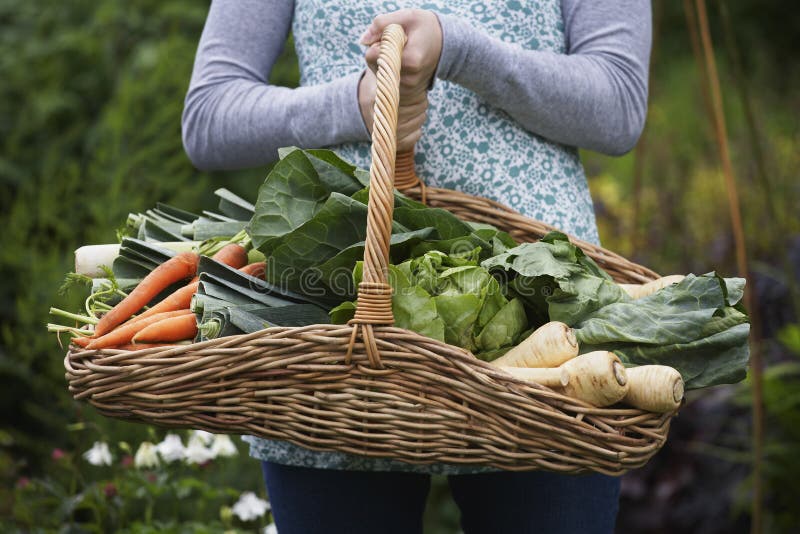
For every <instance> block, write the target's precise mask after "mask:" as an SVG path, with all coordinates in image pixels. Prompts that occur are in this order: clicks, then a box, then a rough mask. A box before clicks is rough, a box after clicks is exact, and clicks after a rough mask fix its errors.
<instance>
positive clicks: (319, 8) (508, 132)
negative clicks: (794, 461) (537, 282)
mask: <svg viewBox="0 0 800 534" xmlns="http://www.w3.org/2000/svg"><path fill="white" fill-rule="evenodd" d="M407 7H414V8H422V9H430V10H433V11H436V12H439V13H446V14H450V15H454V16H457V17H459V18H461V19H462V20H465V21H467V22H469V23H471V24H472V25H473V26H476V27H478V28H480V29H482V30H483V31H485V32H486V33H488V34H489V35H491V36H493V37H495V38H498V39H501V40H504V41H508V42H511V43H515V44H517V45H519V46H522V47H523V48H526V49H530V50H541V51H548V52H554V53H564V52H565V50H566V44H565V37H564V23H563V20H562V16H561V2H560V0H502V1H496V0H484V1H481V2H475V1H470V0H438V1H433V2H432V1H427V0H409V1H397V2H395V1H375V0H372V1H370V0H366V1H359V2H350V1H347V0H296V2H295V9H294V22H293V26H292V30H293V32H294V39H295V47H296V50H297V56H298V60H299V64H300V74H301V85H316V84H321V83H325V82H328V81H331V80H333V79H336V78H339V77H341V76H344V75H347V74H352V73H354V72H359V71H361V70H362V69H363V68H364V48H363V47H362V46H360V45H359V44H358V41H359V37H360V36H361V34H362V33H363V31H364V30H365V29H366V27H367V26H368V25H369V23H370V22H371V21H372V19H373V18H374V17H375V16H377V15H379V14H381V13H388V12H392V11H395V10H398V9H401V8H407ZM428 100H429V109H428V120H427V122H426V124H425V127H424V129H423V135H422V138H421V139H420V141H419V142H418V143H417V146H416V149H415V151H416V156H415V159H416V162H417V172H418V174H419V175H420V177H421V178H422V179H423V180H425V182H426V183H428V184H429V185H433V186H437V187H446V188H449V189H456V190H460V191H464V192H466V193H470V194H473V195H479V196H485V197H489V198H492V199H495V200H497V201H499V202H501V203H503V204H506V205H508V206H510V207H512V208H514V209H517V210H519V211H520V212H522V213H523V214H525V215H527V216H529V217H532V218H534V219H537V220H541V221H544V222H547V223H550V224H553V225H555V226H557V227H559V228H561V229H562V230H564V231H566V232H568V233H571V234H573V235H577V236H579V237H581V238H583V239H586V240H588V241H594V242H597V240H598V237H597V229H596V226H595V220H594V210H593V207H592V202H591V197H590V195H589V189H588V186H587V183H586V178H585V175H584V172H583V168H582V166H581V163H580V160H579V158H578V152H577V150H576V149H575V148H572V147H566V146H563V145H560V144H557V143H553V142H550V141H547V140H545V139H543V138H541V137H539V136H536V135H534V134H531V133H530V132H528V131H526V130H525V129H523V128H522V127H521V126H520V125H518V124H517V123H516V122H515V121H514V120H513V119H512V118H511V117H509V116H508V115H507V114H506V113H505V112H503V111H502V110H500V109H498V108H495V107H493V106H491V105H489V104H488V103H487V102H486V101H484V100H483V99H482V98H481V97H479V96H478V95H476V94H475V93H473V92H472V91H470V90H468V89H466V88H464V87H461V86H459V85H456V84H454V83H451V82H448V81H443V80H437V81H436V82H435V84H434V87H433V89H432V90H431V91H430V93H429V95H428ZM334 148H335V149H336V150H337V151H338V152H339V153H340V154H341V155H342V156H343V157H344V158H345V159H346V160H349V161H351V162H353V163H354V164H357V165H359V166H362V167H365V168H368V167H369V144H368V143H355V144H347V145H341V146H337V147H334Z"/></svg>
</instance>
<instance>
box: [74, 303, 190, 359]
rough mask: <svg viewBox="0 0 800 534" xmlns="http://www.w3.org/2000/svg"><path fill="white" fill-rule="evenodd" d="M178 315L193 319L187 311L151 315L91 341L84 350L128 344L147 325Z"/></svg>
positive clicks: (129, 322)
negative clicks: (188, 316)
mask: <svg viewBox="0 0 800 534" xmlns="http://www.w3.org/2000/svg"><path fill="white" fill-rule="evenodd" d="M180 315H191V316H192V318H194V314H193V313H192V312H191V311H189V310H177V311H169V312H164V313H157V314H156V315H151V316H150V317H145V318H144V319H141V320H138V321H137V320H133V321H128V322H127V323H125V324H123V325H120V326H119V327H117V328H115V329H114V330H112V331H111V332H109V333H107V334H105V335H103V336H100V337H98V338H96V339H93V340H92V341H91V342H90V343H89V344H88V345H87V346H86V348H87V349H89V350H93V349H104V348H106V347H113V346H115V345H123V344H125V343H130V342H131V339H133V336H135V335H136V334H137V333H138V332H139V331H140V330H142V329H144V328H147V327H148V326H149V325H151V324H153V323H157V322H159V321H161V320H163V319H167V318H170V317H177V316H180ZM184 337H185V336H184Z"/></svg>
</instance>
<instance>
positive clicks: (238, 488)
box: [0, 0, 800, 534]
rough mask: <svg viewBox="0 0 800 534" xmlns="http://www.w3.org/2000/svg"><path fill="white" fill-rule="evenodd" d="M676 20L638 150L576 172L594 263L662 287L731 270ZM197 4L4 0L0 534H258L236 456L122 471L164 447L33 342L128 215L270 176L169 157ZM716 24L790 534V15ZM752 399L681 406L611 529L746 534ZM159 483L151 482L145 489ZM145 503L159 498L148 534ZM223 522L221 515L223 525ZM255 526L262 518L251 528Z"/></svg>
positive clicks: (734, 15)
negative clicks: (593, 223)
mask: <svg viewBox="0 0 800 534" xmlns="http://www.w3.org/2000/svg"><path fill="white" fill-rule="evenodd" d="M684 4H685V5H686V4H688V5H689V7H690V9H689V10H688V11H687V10H685V9H684V8H685V5H681V3H678V2H665V1H663V0H661V1H659V0H654V2H653V5H654V18H655V27H656V30H655V43H654V55H653V60H652V72H651V88H650V95H651V96H650V114H649V117H648V123H647V128H646V131H645V134H644V135H643V137H642V139H641V141H640V143H639V145H638V146H637V148H636V149H635V150H634V151H633V152H632V153H630V154H628V155H627V156H625V157H622V158H608V157H604V156H600V155H597V154H593V153H585V154H584V162H585V165H586V168H587V172H588V174H589V176H590V186H591V188H592V192H593V195H594V197H595V200H596V207H597V211H598V219H599V222H600V227H601V238H602V240H603V243H604V245H605V246H607V247H608V248H610V249H612V250H616V251H618V252H620V253H622V254H623V255H626V256H628V257H630V258H632V259H634V260H635V261H638V262H641V263H643V264H645V265H648V266H651V267H654V268H656V269H657V270H659V271H660V272H664V273H672V272H706V271H709V270H712V269H717V270H719V271H720V272H722V273H725V274H726V275H734V274H736V272H737V264H736V250H735V247H734V240H733V237H732V232H731V227H730V222H729V221H730V220H729V215H728V209H729V208H728V203H727V197H726V189H725V182H724V179H723V175H722V173H721V165H720V158H719V153H718V149H717V146H716V144H715V137H714V128H713V123H712V121H711V119H710V114H709V110H710V108H711V104H710V102H709V100H708V97H707V96H706V95H708V90H707V83H708V82H707V81H704V80H706V78H704V77H703V76H701V73H702V71H700V70H699V69H698V65H701V64H702V61H701V60H700V59H701V57H702V56H701V54H700V52H699V50H700V48H699V47H700V45H699V43H698V41H697V35H696V33H695V32H690V31H689V30H688V29H687V28H689V27H690V26H689V25H688V24H687V13H691V11H692V9H691V8H692V6H693V5H694V4H693V3H692V2H689V1H687V2H685V3H684ZM207 7H208V6H207V3H206V2H192V1H189V0H158V1H157V0H138V1H137V2H124V1H121V0H92V1H88V0H72V1H71V2H45V1H43V0H29V1H27V2H21V1H19V0H0V79H2V83H0V228H2V231H3V246H2V247H0V299H1V300H0V302H1V303H2V305H0V381H1V383H2V386H3V387H2V391H1V392H0V399H2V403H3V404H2V405H3V406H4V408H5V409H4V410H3V414H2V416H1V417H2V419H1V420H0V477H1V478H2V484H0V517H1V518H2V519H0V521H2V522H1V523H0V527H2V530H3V531H4V532H7V531H11V532H13V531H15V530H19V531H33V530H36V529H35V528H34V524H35V525H36V526H38V527H39V530H41V531H50V530H58V528H59V527H60V525H63V524H66V525H72V527H70V528H73V530H69V531H74V532H84V531H97V532H100V531H109V529H112V530H125V529H128V531H131V532H156V531H158V532H184V531H189V532H205V531H217V530H221V529H223V528H232V529H233V528H240V529H250V530H252V529H253V528H256V527H254V525H255V523H253V524H249V523H241V522H240V523H236V522H235V521H236V520H235V519H231V516H230V514H231V513H232V510H233V506H234V504H235V503H236V502H237V499H238V498H239V497H240V494H241V493H242V492H245V491H252V492H255V493H256V494H263V483H262V481H261V477H260V472H259V470H257V469H254V466H256V465H257V464H255V463H254V461H253V460H249V459H247V458H246V454H244V452H245V451H244V447H243V445H242V444H241V443H240V442H239V441H238V439H236V438H234V442H235V443H236V445H237V446H238V447H239V448H240V449H241V452H242V454H240V455H238V456H236V457H233V458H227V459H224V460H219V461H217V460H213V461H212V463H211V464H210V467H209V466H207V467H205V468H204V467H198V466H197V465H192V466H190V465H186V464H185V463H181V462H178V463H175V464H164V463H163V462H162V463H161V464H160V466H159V467H158V469H156V470H153V471H147V470H140V469H136V468H135V466H134V467H129V466H128V467H126V466H125V465H123V459H124V458H127V457H128V455H131V456H133V455H135V452H136V450H137V449H136V448H138V446H139V444H141V443H142V442H143V441H150V442H153V443H156V442H159V441H161V439H162V438H163V435H164V434H163V432H161V431H156V430H154V429H151V428H148V427H144V426H139V425H132V424H128V423H123V422H117V421H112V420H108V419H105V418H102V417H100V416H98V415H97V414H96V413H94V411H93V410H92V409H90V408H87V407H84V406H81V405H80V404H78V403H75V402H73V401H72V400H71V399H70V397H69V394H68V392H67V390H66V388H65V387H64V386H65V384H64V379H63V367H62V359H63V350H62V349H61V348H60V347H58V346H57V344H56V343H55V341H54V339H53V338H52V336H49V335H46V333H45V331H44V324H45V322H46V321H47V309H48V307H49V306H51V305H56V306H58V307H61V308H71V307H74V306H76V305H77V296H76V295H63V296H62V295H57V289H58V287H59V285H60V282H61V280H62V278H63V275H64V273H65V272H67V271H68V270H70V268H71V262H72V251H73V250H74V249H75V248H76V247H77V246H79V245H81V244H86V243H105V242H112V241H114V240H115V237H116V229H117V228H118V227H119V226H121V225H122V224H123V222H124V220H125V216H126V215H127V213H128V212H131V211H141V210H144V209H146V208H149V207H150V206H152V205H153V204H154V203H155V202H156V201H165V202H168V203H170V204H173V205H176V206H181V207H184V208H186V209H191V210H198V209H203V208H212V207H213V206H212V205H211V204H212V203H213V199H212V196H211V195H210V194H209V193H210V191H212V190H213V189H215V188H217V187H221V186H224V187H228V188H229V189H231V190H233V191H234V192H236V193H237V194H240V195H242V196H244V197H245V198H249V199H253V198H254V196H255V190H256V188H257V186H258V185H259V184H260V182H261V180H262V179H263V177H264V175H265V169H252V170H248V171H242V172H236V173H211V174H209V173H200V172H198V171H197V170H195V169H194V168H193V167H192V166H191V164H190V162H189V161H188V159H187V158H186V156H185V154H184V153H183V148H182V145H181V138H180V114H181V110H182V105H183V97H184V94H185V91H186V88H187V85H188V80H189V75H190V72H191V67H192V62H193V59H194V52H195V49H196V46H197V41H198V39H199V35H200V31H201V30H202V25H203V22H204V20H205V15H206V11H207ZM708 10H709V20H710V29H711V33H710V36H711V37H712V39H713V42H714V46H715V50H716V52H717V54H716V58H717V64H718V67H719V71H720V79H721V82H722V93H723V103H724V112H725V118H726V120H727V126H728V128H727V133H728V139H729V142H730V147H731V148H730V152H731V155H732V163H733V169H734V172H735V178H736V180H737V184H738V188H739V194H740V199H741V205H742V215H743V226H744V233H745V236H746V244H747V249H748V252H749V260H750V261H749V265H748V267H749V271H750V274H751V280H750V284H751V287H752V288H753V290H754V295H755V297H756V298H757V302H758V308H757V310H756V311H757V315H758V316H759V317H760V318H761V331H762V337H763V339H760V340H757V341H756V343H758V345H757V347H756V348H759V349H760V351H761V353H762V354H763V357H764V361H765V373H764V381H763V386H764V387H763V398H764V413H765V425H764V426H765V429H766V430H765V445H764V455H763V457H764V466H763V480H764V485H763V488H764V505H765V508H764V523H763V524H764V531H766V532H779V533H782V532H792V529H793V528H796V526H797V525H799V524H800V509H798V508H797V507H796V505H795V503H797V502H800V494H798V490H797V486H796V484H795V481H796V480H797V479H798V475H800V472H798V470H800V462H798V461H797V460H796V458H797V457H798V453H800V434H798V432H800V430H799V429H800V424H798V423H800V421H798V418H800V411H798V408H800V406H798V404H800V398H799V397H798V393H797V392H798V391H800V389H798V386H800V370H799V368H800V363H798V355H800V333H799V332H800V330H799V327H798V326H797V320H798V318H797V314H796V310H797V303H798V302H799V301H800V299H798V297H797V295H798V290H797V288H798V278H800V217H798V216H797V207H798V205H800V180H798V176H797V173H798V169H800V121H799V120H798V117H800V91H798V90H797V88H798V87H799V85H798V81H800V80H798V78H799V77H800V69H798V65H800V57H798V56H797V54H796V52H795V47H794V44H795V43H794V41H795V40H796V36H797V35H798V34H800V9H798V8H796V7H794V6H792V5H791V4H786V3H785V2H780V1H778V0H762V1H756V0H736V1H733V0H731V1H728V2H722V1H721V0H710V1H709V2H708ZM693 39H694V41H693ZM693 42H694V45H693ZM298 78H299V74H298V69H297V64H296V60H295V58H294V55H293V46H292V43H291V40H290V41H289V42H288V43H287V46H286V49H285V51H284V54H283V55H282V56H281V59H280V61H279V63H278V65H277V66H276V68H275V69H274V71H273V73H272V81H273V83H276V84H281V85H286V86H295V85H297V83H298ZM751 384H752V381H748V382H747V383H745V384H742V385H739V386H732V387H721V388H715V389H714V390H711V391H708V392H706V393H703V394H701V395H698V396H695V397H692V398H691V399H690V400H689V402H688V404H687V406H686V408H685V409H684V410H683V411H682V412H681V415H680V417H678V418H677V419H676V420H675V422H674V425H673V430H672V434H671V437H670V440H669V442H668V444H667V446H666V447H665V449H664V450H663V451H662V452H661V453H659V455H658V456H656V458H655V459H654V461H653V462H651V463H650V464H649V465H648V466H647V467H645V468H644V469H641V470H639V471H636V472H634V473H632V474H630V475H628V476H626V477H625V479H624V481H623V497H622V502H621V510H620V517H619V528H618V530H619V531H620V532H625V533H629V532H645V533H661V532H687V533H690V532H703V533H715V532H720V533H722V532H745V531H747V530H748V529H750V526H751V508H750V504H749V503H750V497H751V494H752V491H753V478H752V472H753V469H752V467H753V464H752V459H753V455H752V450H751V447H752V445H751V438H750V434H751V431H752V428H751V421H752V417H751V415H752V398H753V396H752V391H753V388H752V387H751ZM183 439H184V441H186V436H184V437H183ZM96 441H99V442H104V443H107V444H108V445H109V452H110V453H111V454H112V456H113V458H114V459H113V463H112V465H111V466H91V465H89V464H87V461H86V460H85V459H84V458H83V457H82V456H81V455H82V453H83V452H85V451H87V450H89V449H90V448H91V447H92V443H94V442H96ZM121 443H127V444H129V445H128V449H125V447H124V446H122V445H120V444H121ZM134 444H135V445H134ZM135 447H136V448H135ZM55 451H61V452H60V453H56V452H55ZM101 456H102V454H101ZM57 457H58V458H57ZM151 473H155V476H156V477H162V478H157V482H156V483H153V482H151V481H150V479H149V478H148V474H151ZM112 487H113V490H112V489H111V488H112ZM109 495H111V496H109ZM148 499H149V501H148ZM148 502H153V503H156V504H154V505H153V507H152V510H153V512H152V515H151V517H150V521H151V523H150V524H148V519H147V513H146V510H147V506H148V505H147V503H148ZM248 502H250V503H254V502H256V501H252V500H248ZM225 507H229V508H228V509H229V510H230V512H225V513H224V514H223V515H224V516H225V517H221V516H220V509H224V508H225ZM226 518H227V519H226ZM37 521H39V522H41V523H36V522H37ZM226 521H227V522H226ZM266 523H267V516H266V515H264V516H263V517H262V518H261V523H259V525H261V526H263V525H266ZM426 525H427V530H426V531H429V532H432V533H442V534H444V533H451V532H456V531H457V530H458V514H457V510H456V508H455V506H454V504H453V503H452V501H451V500H450V499H449V497H448V495H447V490H446V485H445V484H444V483H443V481H442V480H441V479H437V483H436V484H435V485H434V488H433V490H432V493H431V496H430V500H429V507H428V511H427V515H426ZM203 529H206V530H203Z"/></svg>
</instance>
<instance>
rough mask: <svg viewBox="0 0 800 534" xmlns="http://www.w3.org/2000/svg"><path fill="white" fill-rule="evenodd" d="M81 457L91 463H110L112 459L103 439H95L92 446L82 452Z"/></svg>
mask: <svg viewBox="0 0 800 534" xmlns="http://www.w3.org/2000/svg"><path fill="white" fill-rule="evenodd" d="M83 457H84V458H86V461H87V462H89V463H90V464H92V465H111V461H112V458H111V451H110V450H109V448H108V443H106V442H104V441H95V442H94V445H92V448H91V449H89V450H88V451H86V452H84V453H83Z"/></svg>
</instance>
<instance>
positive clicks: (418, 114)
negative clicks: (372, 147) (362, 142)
mask: <svg viewBox="0 0 800 534" xmlns="http://www.w3.org/2000/svg"><path fill="white" fill-rule="evenodd" d="M389 24H400V25H401V26H402V27H403V29H404V30H405V32H406V35H407V36H408V41H407V42H406V45H405V47H404V49H403V56H402V62H401V63H402V68H401V72H400V108H399V112H398V118H397V151H398V152H404V151H407V150H411V149H412V148H413V147H414V144H415V143H416V142H417V141H418V140H419V138H420V136H421V135H422V125H423V124H424V123H425V119H426V117H427V115H426V113H425V112H426V110H427V108H428V88H429V87H430V84H431V81H432V80H433V75H434V74H435V72H436V66H437V65H438V63H439V56H440V55H441V52H442V29H441V26H439V20H438V18H437V17H436V15H434V14H433V13H432V12H431V11H425V10H421V9H403V10H400V11H396V12H394V13H389V14H386V15H379V16H377V17H375V20H373V21H372V24H371V25H370V26H369V28H367V31H366V32H364V35H363V36H362V37H361V42H362V44H365V45H368V46H369V48H368V49H367V52H366V55H365V58H366V60H367V64H368V65H369V67H370V68H369V69H368V70H367V71H366V72H365V74H364V76H363V77H362V78H361V82H360V84H359V88H358V100H359V105H360V107H361V115H362V117H363V118H364V122H365V124H366V125H367V128H369V130H370V131H372V106H373V103H374V101H375V83H376V82H375V74H374V71H375V70H377V61H378V54H379V52H380V38H381V34H382V33H383V30H384V28H386V26H388V25H389Z"/></svg>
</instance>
